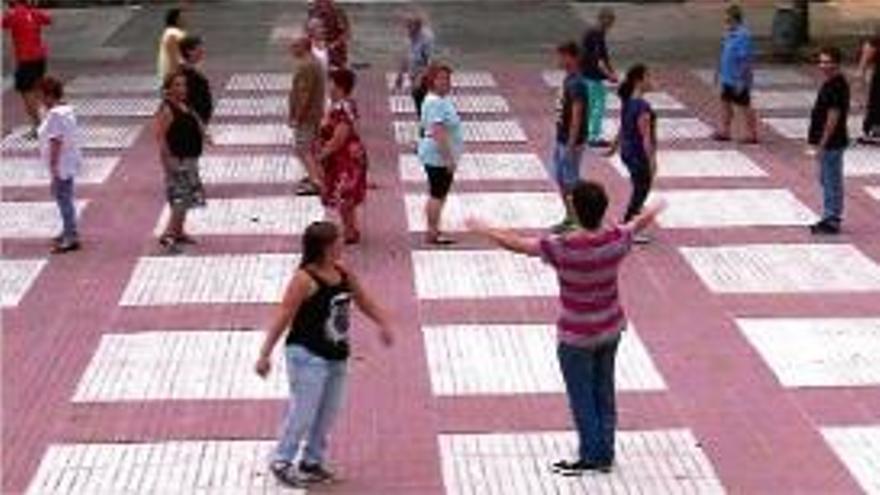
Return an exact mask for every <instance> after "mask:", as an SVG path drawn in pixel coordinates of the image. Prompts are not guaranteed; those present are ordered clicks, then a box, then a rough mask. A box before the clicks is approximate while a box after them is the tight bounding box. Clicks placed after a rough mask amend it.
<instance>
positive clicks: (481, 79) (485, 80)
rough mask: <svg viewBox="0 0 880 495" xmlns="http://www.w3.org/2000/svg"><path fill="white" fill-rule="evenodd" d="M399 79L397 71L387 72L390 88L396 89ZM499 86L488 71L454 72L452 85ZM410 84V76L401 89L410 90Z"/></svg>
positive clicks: (386, 81)
mask: <svg viewBox="0 0 880 495" xmlns="http://www.w3.org/2000/svg"><path fill="white" fill-rule="evenodd" d="M396 79H397V73H395V72H388V73H386V74H385V84H386V86H387V88H388V89H389V90H393V89H394V82H395V80H396ZM496 86H498V83H497V82H496V81H495V77H493V76H492V73H491V72H488V71H455V72H453V73H452V87H453V89H454V88H456V87H458V88H494V87H496ZM409 88H410V84H409V80H408V78H406V77H404V78H403V86H402V88H401V89H405V90H407V91H409Z"/></svg>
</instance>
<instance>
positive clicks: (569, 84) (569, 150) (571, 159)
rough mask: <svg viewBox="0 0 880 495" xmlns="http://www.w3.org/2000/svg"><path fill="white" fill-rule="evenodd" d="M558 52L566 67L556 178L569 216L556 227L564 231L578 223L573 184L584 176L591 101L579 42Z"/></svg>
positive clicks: (554, 161) (555, 154) (555, 157)
mask: <svg viewBox="0 0 880 495" xmlns="http://www.w3.org/2000/svg"><path fill="white" fill-rule="evenodd" d="M556 55H557V58H558V64H559V67H560V68H561V69H562V70H563V71H565V79H564V80H563V81H562V87H561V88H560V90H559V100H558V101H557V109H556V110H557V120H556V142H555V144H554V148H553V157H552V161H551V167H552V169H551V173H552V176H553V181H554V182H555V183H556V187H557V188H559V194H560V196H561V198H562V203H563V205H564V206H565V218H564V219H563V220H562V222H561V223H559V224H557V225H555V226H554V227H553V230H554V231H556V232H561V231H564V230H568V229H571V228H574V227H575V226H576V224H577V220H576V218H575V214H574V210H573V209H572V206H571V188H572V187H574V185H575V184H576V183H577V182H578V180H580V169H581V159H582V157H583V153H584V141H585V140H586V136H587V131H586V128H587V126H588V124H587V118H588V114H589V104H588V102H587V101H588V96H587V92H588V90H587V89H586V86H585V84H584V79H583V78H582V77H581V75H580V73H579V63H578V46H577V43H575V42H573V41H572V42H568V43H563V44H561V45H559V46H558V47H557V49H556Z"/></svg>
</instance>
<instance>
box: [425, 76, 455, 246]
mask: <svg viewBox="0 0 880 495" xmlns="http://www.w3.org/2000/svg"><path fill="white" fill-rule="evenodd" d="M425 85H426V87H427V89H428V95H427V96H426V97H425V101H424V103H423V104H422V114H421V118H420V122H421V129H422V130H423V135H422V136H420V137H419V141H418V156H419V161H420V162H421V163H422V166H423V167H424V168H425V174H426V175H427V176H428V200H427V202H426V203H425V218H426V219H427V222H428V231H427V235H426V238H425V240H426V242H428V243H429V244H436V245H446V244H453V243H454V242H455V240H454V239H453V238H451V237H449V236H447V235H445V234H443V233H442V232H441V230H440V225H441V215H442V213H443V206H444V205H445V204H446V196H447V195H448V194H449V190H450V189H451V188H452V182H453V180H454V178H455V170H456V168H457V167H458V162H459V160H460V159H461V154H462V152H463V151H464V136H463V134H462V129H461V117H459V115H458V110H457V109H456V108H455V103H453V101H452V98H451V96H450V92H451V91H452V68H450V67H449V66H448V65H443V64H440V63H436V62H435V63H433V64H431V65H430V66H429V67H428V70H427V71H426V72H425Z"/></svg>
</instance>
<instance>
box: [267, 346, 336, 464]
mask: <svg viewBox="0 0 880 495" xmlns="http://www.w3.org/2000/svg"><path fill="white" fill-rule="evenodd" d="M285 354H286V357H287V377H288V380H289V383H290V395H291V397H290V402H289V403H288V408H287V417H286V419H285V421H284V425H283V429H282V434H281V439H280V440H279V442H278V447H277V448H276V450H275V459H276V460H283V461H290V462H293V460H294V459H295V458H296V455H297V453H298V452H299V447H300V444H301V443H302V441H303V440H305V441H306V446H305V450H304V451H303V456H302V461H303V462H306V463H309V464H322V463H323V462H324V455H325V451H326V450H327V434H328V433H329V432H330V428H331V427H332V426H333V421H334V420H335V419H336V414H337V413H338V412H339V409H340V406H341V405H342V395H343V391H344V389H345V380H346V375H347V367H346V362H345V361H329V360H327V359H324V358H322V357H319V356H316V355H314V354H312V353H311V352H309V351H308V350H307V349H306V348H304V347H302V346H298V345H290V346H287V348H286V349H285Z"/></svg>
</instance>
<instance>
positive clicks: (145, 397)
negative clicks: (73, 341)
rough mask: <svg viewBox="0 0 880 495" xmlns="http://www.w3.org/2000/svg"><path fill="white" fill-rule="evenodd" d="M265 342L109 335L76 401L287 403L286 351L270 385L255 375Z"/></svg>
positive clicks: (256, 334) (252, 334)
mask: <svg viewBox="0 0 880 495" xmlns="http://www.w3.org/2000/svg"><path fill="white" fill-rule="evenodd" d="M264 338H265V335H264V333H263V332H262V331H260V330H253V331H193V330H163V331H144V332H137V333H125V334H112V333H111V334H104V335H102V336H101V342H100V343H99V344H98V349H97V350H96V351H95V353H94V355H93V356H92V359H91V361H90V362H89V366H88V368H86V370H85V372H84V373H83V375H82V377H81V378H80V381H79V383H78V384H77V387H76V392H75V393H74V394H73V398H72V399H71V400H72V401H73V402H114V401H150V400H186V399H189V400H228V399H285V398H286V397H287V393H288V392H287V388H288V384H287V374H286V372H285V364H284V355H283V353H282V352H281V351H280V350H277V352H275V353H274V354H273V356H272V358H273V360H272V367H273V370H272V373H270V374H269V376H268V377H267V378H266V379H265V380H264V379H262V378H260V377H258V376H257V375H256V374H255V373H254V372H253V365H254V353H255V352H257V349H259V348H260V345H262V343H263V339H264Z"/></svg>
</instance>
